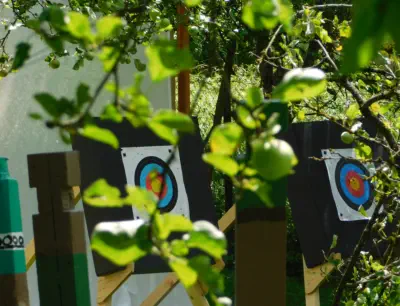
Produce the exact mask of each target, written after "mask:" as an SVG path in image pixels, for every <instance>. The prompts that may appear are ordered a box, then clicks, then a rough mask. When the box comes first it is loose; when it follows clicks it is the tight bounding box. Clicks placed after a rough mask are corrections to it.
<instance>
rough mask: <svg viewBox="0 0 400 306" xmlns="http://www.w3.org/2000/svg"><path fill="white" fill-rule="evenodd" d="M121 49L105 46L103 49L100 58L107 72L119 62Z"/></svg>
mask: <svg viewBox="0 0 400 306" xmlns="http://www.w3.org/2000/svg"><path fill="white" fill-rule="evenodd" d="M119 54H120V51H119V50H118V49H117V48H113V47H108V46H105V47H103V48H102V49H101V52H100V54H99V59H100V60H101V61H102V62H103V67H104V70H105V71H106V72H109V71H111V70H112V69H113V68H114V66H115V65H116V63H117V60H118V58H119Z"/></svg>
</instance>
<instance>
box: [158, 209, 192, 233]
mask: <svg viewBox="0 0 400 306" xmlns="http://www.w3.org/2000/svg"><path fill="white" fill-rule="evenodd" d="M155 225H156V228H157V232H158V235H159V238H160V239H166V238H168V236H169V235H170V234H171V233H172V232H188V231H190V230H192V228H193V225H192V222H191V221H190V220H189V219H187V218H185V217H184V216H181V215H175V214H157V215H156V218H155Z"/></svg>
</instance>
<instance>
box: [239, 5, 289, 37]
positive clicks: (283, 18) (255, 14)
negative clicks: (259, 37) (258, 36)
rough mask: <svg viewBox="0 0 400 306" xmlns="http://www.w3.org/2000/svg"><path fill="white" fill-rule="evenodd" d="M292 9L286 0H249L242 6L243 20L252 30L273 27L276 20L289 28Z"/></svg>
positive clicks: (276, 22)
mask: <svg viewBox="0 0 400 306" xmlns="http://www.w3.org/2000/svg"><path fill="white" fill-rule="evenodd" d="M292 16H293V10H292V7H291V5H290V2H289V1H287V0H251V1H248V2H247V4H246V5H245V6H244V8H243V14H242V20H243V22H244V23H245V24H246V25H247V26H249V27H250V28H252V29H254V30H263V29H267V30H269V29H273V28H274V27H275V26H276V25H277V24H278V22H280V23H282V24H283V25H284V27H285V28H286V30H290V29H291V19H292Z"/></svg>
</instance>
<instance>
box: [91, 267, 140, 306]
mask: <svg viewBox="0 0 400 306" xmlns="http://www.w3.org/2000/svg"><path fill="white" fill-rule="evenodd" d="M133 271H134V266H133V264H131V265H128V266H126V268H125V269H124V270H122V271H118V272H116V273H113V274H110V275H106V276H101V277H99V278H98V280H97V304H98V305H99V306H100V305H104V303H106V302H107V301H109V300H111V299H112V295H113V294H114V292H115V291H117V290H118V288H119V287H120V286H121V285H122V284H123V283H124V282H125V281H126V280H127V279H128V278H129V276H131V275H132V273H133Z"/></svg>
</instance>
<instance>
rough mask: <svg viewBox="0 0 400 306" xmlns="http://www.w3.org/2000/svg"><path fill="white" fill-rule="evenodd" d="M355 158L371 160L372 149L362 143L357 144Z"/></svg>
mask: <svg viewBox="0 0 400 306" xmlns="http://www.w3.org/2000/svg"><path fill="white" fill-rule="evenodd" d="M355 151H356V157H357V158H359V159H370V158H372V149H371V147H370V146H368V145H366V144H365V143H362V142H357V144H356V147H355Z"/></svg>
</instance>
